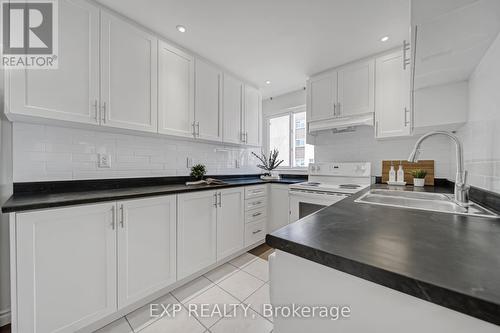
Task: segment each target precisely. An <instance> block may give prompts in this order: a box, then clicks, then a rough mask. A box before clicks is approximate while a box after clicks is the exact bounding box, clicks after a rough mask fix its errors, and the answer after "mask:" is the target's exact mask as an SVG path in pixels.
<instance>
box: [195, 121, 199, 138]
mask: <svg viewBox="0 0 500 333" xmlns="http://www.w3.org/2000/svg"><path fill="white" fill-rule="evenodd" d="M196 136H197V137H200V122H199V121H197V122H196Z"/></svg>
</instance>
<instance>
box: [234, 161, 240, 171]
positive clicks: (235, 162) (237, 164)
mask: <svg viewBox="0 0 500 333" xmlns="http://www.w3.org/2000/svg"><path fill="white" fill-rule="evenodd" d="M234 166H235V167H236V169H239V168H240V161H239V160H234Z"/></svg>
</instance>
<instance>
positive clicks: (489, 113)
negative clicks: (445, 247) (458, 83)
mask: <svg viewBox="0 0 500 333" xmlns="http://www.w3.org/2000/svg"><path fill="white" fill-rule="evenodd" d="M499 59H500V35H498V37H497V38H496V40H495V41H494V42H493V44H492V45H491V47H490V49H489V50H488V51H487V52H486V54H485V55H484V57H483V59H482V60H481V62H480V64H479V65H478V66H477V68H476V70H475V71H474V73H473V74H472V76H471V78H470V80H469V114H468V119H467V124H466V125H465V126H464V127H463V128H461V129H460V130H459V131H458V134H459V136H460V137H461V138H462V140H463V143H464V158H465V167H466V170H468V171H469V183H470V184H471V185H473V186H477V187H481V188H484V189H487V190H490V191H494V192H497V193H500V62H499Z"/></svg>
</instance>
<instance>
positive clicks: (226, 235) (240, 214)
mask: <svg viewBox="0 0 500 333" xmlns="http://www.w3.org/2000/svg"><path fill="white" fill-rule="evenodd" d="M217 196H218V208H217V260H221V259H224V258H226V257H228V256H230V255H232V254H234V253H236V252H237V251H239V250H241V249H242V248H243V247H244V232H245V215H244V212H245V207H244V203H245V191H244V188H243V187H238V188H232V189H227V190H222V191H220V192H219V193H218V194H217Z"/></svg>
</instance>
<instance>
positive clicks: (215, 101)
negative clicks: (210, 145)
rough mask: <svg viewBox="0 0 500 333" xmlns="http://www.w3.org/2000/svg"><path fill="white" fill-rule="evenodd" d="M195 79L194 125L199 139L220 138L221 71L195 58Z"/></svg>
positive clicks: (218, 139)
mask: <svg viewBox="0 0 500 333" xmlns="http://www.w3.org/2000/svg"><path fill="white" fill-rule="evenodd" d="M195 76H196V79H195V82H196V83H195V107H194V113H195V122H196V123H195V126H196V132H197V136H198V137H199V138H201V139H206V140H214V141H221V140H222V116H221V114H222V113H221V107H220V92H221V89H220V86H221V78H222V73H221V72H220V71H219V70H218V69H217V68H215V67H214V66H212V65H210V64H208V63H206V62H204V61H202V60H199V59H197V60H196V74H195Z"/></svg>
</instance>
